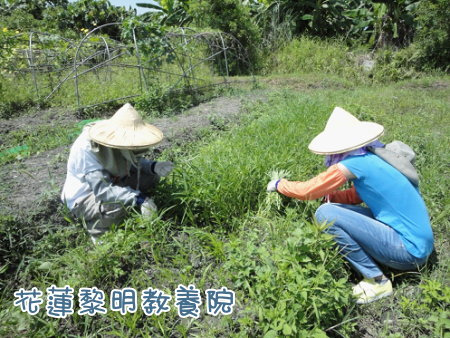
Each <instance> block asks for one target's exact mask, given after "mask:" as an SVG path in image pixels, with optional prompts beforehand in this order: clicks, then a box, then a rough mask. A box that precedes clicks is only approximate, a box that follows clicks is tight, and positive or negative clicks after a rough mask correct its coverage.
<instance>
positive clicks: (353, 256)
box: [316, 203, 427, 278]
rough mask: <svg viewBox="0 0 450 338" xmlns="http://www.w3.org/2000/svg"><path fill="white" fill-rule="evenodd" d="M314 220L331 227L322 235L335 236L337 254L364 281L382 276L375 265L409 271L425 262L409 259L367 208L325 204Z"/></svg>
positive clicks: (392, 234)
mask: <svg viewBox="0 0 450 338" xmlns="http://www.w3.org/2000/svg"><path fill="white" fill-rule="evenodd" d="M316 219H317V221H318V222H319V223H324V222H326V223H331V225H330V226H329V227H328V228H327V229H326V230H325V232H327V233H329V234H332V235H334V236H335V237H334V240H335V241H336V243H337V245H338V246H339V248H340V250H341V253H342V254H343V255H344V257H345V258H346V259H347V260H348V261H349V262H350V263H351V264H352V266H353V267H354V268H355V269H356V270H357V271H358V272H360V273H361V274H362V275H363V276H364V277H365V278H373V277H377V276H380V275H382V274H383V272H382V271H381V270H380V268H379V267H378V265H377V263H376V262H378V263H381V264H383V265H386V266H388V267H391V268H394V269H396V270H411V269H416V268H417V267H418V266H419V265H422V264H423V263H425V262H426V260H427V257H425V258H416V257H414V256H413V255H411V254H410V253H409V252H408V251H407V250H406V248H405V246H404V244H403V241H402V239H401V238H400V236H399V235H398V234H397V232H396V231H395V230H394V229H392V228H391V227H390V226H388V225H386V224H384V223H382V222H379V221H377V220H376V219H375V218H373V215H372V212H371V211H370V209H368V208H364V207H361V206H355V205H348V204H337V203H326V204H323V205H321V206H320V207H319V208H318V209H317V211H316Z"/></svg>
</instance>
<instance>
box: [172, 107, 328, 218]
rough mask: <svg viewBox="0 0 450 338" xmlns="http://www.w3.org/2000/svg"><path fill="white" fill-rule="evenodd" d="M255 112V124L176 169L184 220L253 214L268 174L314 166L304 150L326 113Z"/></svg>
mask: <svg viewBox="0 0 450 338" xmlns="http://www.w3.org/2000/svg"><path fill="white" fill-rule="evenodd" d="M255 108H256V109H260V111H263V113H262V114H261V116H260V117H259V118H258V119H257V120H254V121H253V122H251V123H249V124H248V125H247V126H245V127H241V128H235V129H233V130H231V132H230V133H229V134H227V135H224V136H222V137H219V138H218V139H216V140H215V141H214V142H212V143H209V144H205V146H204V147H202V148H201V149H200V151H199V152H198V154H197V155H196V157H195V159H193V160H191V159H188V160H185V161H183V162H182V163H180V165H179V167H180V171H179V174H178V175H179V176H175V177H174V184H176V185H177V186H178V187H177V189H176V192H175V193H174V195H175V196H176V199H177V201H176V202H177V203H180V204H182V205H183V208H182V209H184V219H185V220H189V221H192V222H195V223H197V224H205V223H217V224H218V223H229V221H230V220H231V219H232V218H233V217H241V216H244V215H245V214H247V213H248V212H249V211H252V210H256V209H257V208H258V205H259V202H261V201H262V200H263V199H264V198H265V197H266V185H267V182H268V181H269V177H268V176H267V173H268V172H269V171H271V170H274V169H279V170H281V169H284V170H289V171H290V172H291V173H292V176H293V177H302V176H303V177H305V176H308V175H309V174H310V173H311V172H312V171H313V170H312V168H313V167H314V166H315V165H316V164H317V162H316V160H315V159H314V155H312V154H311V153H310V152H309V151H308V150H307V145H308V143H309V141H310V139H311V135H312V134H311V130H316V131H317V127H318V126H319V125H321V124H322V123H318V121H320V120H322V119H323V116H324V114H325V113H326V112H327V111H328V109H325V110H324V109H323V107H319V106H316V105H314V104H312V105H309V106H304V105H301V104H300V105H298V103H297V102H295V101H290V102H283V103H282V104H281V105H280V101H278V104H277V105H276V106H271V103H268V104H265V105H261V106H259V107H255Z"/></svg>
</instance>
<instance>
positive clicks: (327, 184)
mask: <svg viewBox="0 0 450 338" xmlns="http://www.w3.org/2000/svg"><path fill="white" fill-rule="evenodd" d="M345 182H347V178H346V177H345V175H344V174H343V173H342V171H341V170H340V169H339V167H338V165H337V164H334V165H332V166H330V167H329V168H328V170H327V171H324V172H323V173H321V174H319V175H317V176H316V177H314V178H312V179H310V180H309V181H306V182H300V181H298V182H293V181H292V182H291V181H288V180H285V179H281V180H280V182H278V186H277V190H278V192H279V193H281V194H283V195H286V196H288V197H294V198H298V199H300V200H314V199H316V198H320V197H323V196H325V195H328V194H331V193H333V192H335V191H336V190H337V189H338V188H339V187H341V186H342V185H344V183H345Z"/></svg>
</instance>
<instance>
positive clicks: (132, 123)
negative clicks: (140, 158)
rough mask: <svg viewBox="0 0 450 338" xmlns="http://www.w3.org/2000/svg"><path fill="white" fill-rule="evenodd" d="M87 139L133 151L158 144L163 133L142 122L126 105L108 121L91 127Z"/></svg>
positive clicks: (136, 113)
mask: <svg viewBox="0 0 450 338" xmlns="http://www.w3.org/2000/svg"><path fill="white" fill-rule="evenodd" d="M89 137H90V138H91V140H93V141H94V142H96V143H99V144H101V145H104V146H107V147H110V148H118V149H132V150H135V149H145V148H149V147H150V146H153V145H156V144H158V143H159V142H161V140H162V139H163V133H162V132H161V130H159V129H158V128H157V127H155V126H153V125H151V124H149V123H146V122H144V121H143V120H142V118H141V116H140V115H139V113H138V112H137V111H136V109H134V108H133V106H132V105H131V104H129V103H126V104H125V105H124V106H123V107H122V108H120V109H119V110H118V111H117V112H116V113H115V114H114V115H113V116H112V117H111V118H110V119H108V120H102V121H99V122H97V123H95V124H94V125H92V127H91V128H90V129H89Z"/></svg>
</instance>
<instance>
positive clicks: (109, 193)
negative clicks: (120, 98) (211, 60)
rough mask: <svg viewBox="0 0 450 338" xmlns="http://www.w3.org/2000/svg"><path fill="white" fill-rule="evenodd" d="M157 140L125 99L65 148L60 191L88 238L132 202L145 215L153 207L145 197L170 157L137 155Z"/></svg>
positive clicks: (168, 168)
mask: <svg viewBox="0 0 450 338" xmlns="http://www.w3.org/2000/svg"><path fill="white" fill-rule="evenodd" d="M162 139H163V133H162V132H161V131H160V130H159V129H158V128H157V127H155V126H153V125H151V124H149V123H146V122H144V121H143V120H142V118H141V117H140V116H139V114H138V112H137V111H136V110H135V109H134V108H133V107H132V106H131V105H130V104H129V103H127V104H125V105H124V106H123V107H122V108H120V109H119V110H118V111H117V112H116V113H115V114H114V115H113V116H112V117H111V118H110V119H107V120H102V121H98V122H95V123H92V124H89V125H87V126H85V127H84V128H83V131H82V133H81V135H80V136H79V137H78V138H77V139H76V140H75V142H74V144H73V145H72V147H71V150H70V155H69V159H68V162H67V177H66V181H65V184H64V187H63V190H62V193H61V199H62V201H63V202H64V203H66V205H67V207H68V208H69V209H70V210H71V212H72V213H73V215H74V216H75V217H77V218H79V219H82V220H83V221H84V222H83V224H85V226H86V228H87V231H88V232H89V234H90V236H91V239H92V241H93V242H94V243H96V242H97V240H98V238H99V237H100V236H101V235H102V234H104V233H105V232H106V231H108V230H109V229H110V228H111V226H112V224H120V223H121V222H122V221H123V220H124V218H125V217H126V214H127V210H126V207H128V206H134V207H137V208H139V209H140V211H141V213H142V214H143V215H146V216H150V215H152V214H153V213H155V212H156V210H157V207H156V205H155V203H154V202H153V199H151V198H150V197H148V196H147V194H146V193H148V191H149V189H151V188H154V187H155V186H156V184H157V183H158V182H159V179H160V177H163V176H167V175H168V174H169V173H170V172H171V171H172V169H173V163H172V162H168V161H167V162H157V161H151V160H147V159H145V158H144V157H143V154H145V152H147V151H148V149H149V148H150V147H152V146H154V145H156V144H158V143H159V142H161V140H162Z"/></svg>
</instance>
